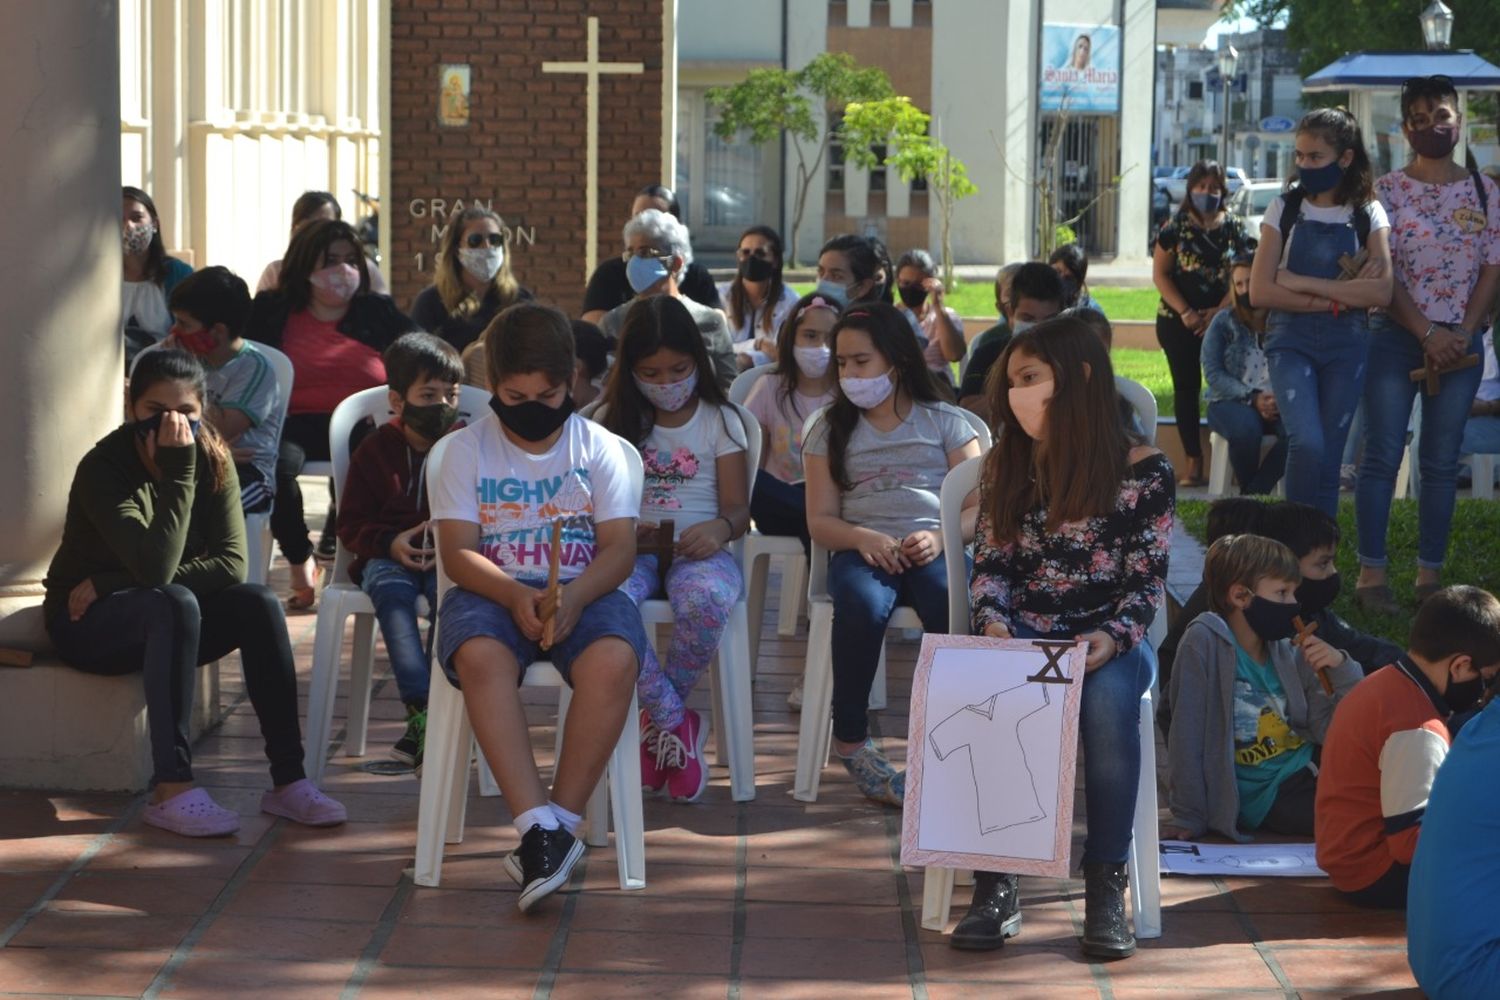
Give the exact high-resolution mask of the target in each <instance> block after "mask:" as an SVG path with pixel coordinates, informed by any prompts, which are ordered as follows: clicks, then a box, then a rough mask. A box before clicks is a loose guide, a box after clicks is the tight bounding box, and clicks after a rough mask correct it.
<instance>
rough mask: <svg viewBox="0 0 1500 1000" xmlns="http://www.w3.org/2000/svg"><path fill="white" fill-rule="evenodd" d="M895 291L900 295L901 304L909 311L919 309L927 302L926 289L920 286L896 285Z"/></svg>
mask: <svg viewBox="0 0 1500 1000" xmlns="http://www.w3.org/2000/svg"><path fill="white" fill-rule="evenodd" d="M896 291H898V292H900V293H901V301H902V303H903V304H904V305H905V306H906V308H908V309H911V310H917V309H920V308H921V307H922V303H923V302H926V301H927V289H925V288H923V287H922V286H921V285H897V286H896Z"/></svg>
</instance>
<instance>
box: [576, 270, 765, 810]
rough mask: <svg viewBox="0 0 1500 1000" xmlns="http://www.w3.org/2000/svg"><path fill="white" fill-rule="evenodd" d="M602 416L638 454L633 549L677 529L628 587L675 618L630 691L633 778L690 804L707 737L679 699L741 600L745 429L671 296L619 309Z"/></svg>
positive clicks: (698, 790)
mask: <svg viewBox="0 0 1500 1000" xmlns="http://www.w3.org/2000/svg"><path fill="white" fill-rule="evenodd" d="M600 413H601V416H600V418H599V419H600V420H601V422H602V423H603V424H604V426H605V427H607V428H609V429H610V430H611V431H614V432H615V433H616V434H618V435H620V436H621V437H623V438H625V439H626V440H627V441H629V442H631V443H632V444H634V445H635V446H636V447H637V448H639V449H640V451H641V459H642V462H643V463H644V465H645V470H646V483H645V493H644V495H643V497H642V500H641V521H640V529H639V530H640V540H641V542H642V543H643V544H645V543H647V542H653V541H655V540H656V538H655V535H656V529H657V526H658V525H659V524H660V523H661V522H662V521H667V520H670V521H672V522H674V524H675V538H674V543H675V544H674V545H673V549H672V558H671V561H670V565H669V566H667V567H665V570H666V572H665V574H663V573H662V572H661V570H662V569H663V567H661V566H660V564H659V561H658V558H657V556H656V555H639V556H637V558H636V561H635V572H634V573H633V574H632V575H631V577H630V579H629V580H627V581H625V591H626V593H628V594H629V595H630V596H631V597H632V598H633V599H634V600H635V602H636V603H637V604H639V603H640V602H642V601H644V600H647V599H649V598H652V597H655V596H657V595H658V594H659V593H660V592H661V591H662V590H665V591H666V598H667V600H668V601H669V602H671V605H672V616H673V619H674V622H673V628H672V643H671V645H670V646H669V647H668V648H667V656H666V661H665V662H661V661H659V660H658V659H657V657H656V654H655V653H654V652H653V651H652V649H651V648H650V647H649V646H648V647H647V649H646V655H645V657H644V659H643V660H642V662H641V674H640V680H639V681H638V683H637V685H636V692H637V694H639V695H640V700H641V706H642V707H641V783H642V784H643V785H644V786H645V788H646V789H647V790H649V791H653V792H654V791H660V790H662V789H665V790H666V793H667V795H668V796H669V797H670V798H672V799H673V800H675V801H678V802H694V801H696V800H697V799H698V797H699V796H700V795H702V794H703V789H704V786H705V785H706V784H707V783H708V768H707V766H706V765H705V764H704V763H703V745H704V739H705V737H706V736H707V730H706V729H705V728H704V726H703V719H702V717H701V716H699V714H698V713H697V712H695V711H693V710H692V709H690V708H688V707H687V705H686V701H687V696H688V694H689V693H690V692H691V691H692V690H693V687H694V685H696V684H697V683H698V678H699V676H701V675H702V673H703V671H704V669H705V668H707V667H708V665H709V662H710V661H711V660H712V659H713V657H714V654H715V653H716V652H717V651H718V648H719V643H720V641H721V640H722V639H723V637H724V629H725V626H726V625H727V624H728V623H729V612H730V610H731V609H732V608H733V607H734V602H735V600H736V598H738V597H739V594H740V585H741V575H740V567H739V563H738V561H737V560H736V559H735V558H734V556H733V555H732V554H731V553H730V552H729V549H728V545H729V543H730V542H731V541H733V540H734V539H736V538H738V537H739V536H740V535H742V534H744V533H745V529H746V528H747V527H748V526H749V524H750V500H749V490H750V486H749V482H748V481H747V480H748V476H747V475H746V470H745V455H744V452H745V446H746V440H747V438H746V436H745V428H744V426H743V425H742V424H741V423H740V419H739V417H738V415H737V414H736V413H734V412H733V411H732V410H731V409H730V408H729V406H728V401H727V400H726V399H725V398H724V393H723V391H722V390H720V388H719V384H718V382H717V381H715V379H714V369H713V365H712V363H711V362H710V361H709V359H708V352H707V350H706V348H705V347H704V345H703V335H702V334H701V333H699V332H698V325H697V322H696V321H695V320H694V319H693V316H692V314H691V313H689V312H688V311H687V308H686V307H685V306H683V305H682V303H680V302H678V301H677V300H676V299H675V298H673V297H671V296H670V295H653V296H650V297H649V298H645V299H641V300H639V301H637V302H636V303H635V304H634V305H633V306H631V308H630V310H629V312H627V313H626V315H625V321H624V324H623V326H622V327H621V331H620V350H619V359H618V361H617V362H616V364H615V367H614V371H613V372H612V374H611V376H610V382H609V386H608V387H607V389H606V390H605V395H604V403H603V405H602V407H601V410H600ZM663 581H664V582H663Z"/></svg>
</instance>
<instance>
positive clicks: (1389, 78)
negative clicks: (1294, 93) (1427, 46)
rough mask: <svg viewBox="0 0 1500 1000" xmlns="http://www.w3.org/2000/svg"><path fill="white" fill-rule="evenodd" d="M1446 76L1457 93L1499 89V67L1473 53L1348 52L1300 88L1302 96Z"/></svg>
mask: <svg viewBox="0 0 1500 1000" xmlns="http://www.w3.org/2000/svg"><path fill="white" fill-rule="evenodd" d="M1438 75H1442V76H1447V77H1452V79H1453V83H1454V85H1455V86H1456V87H1458V89H1460V90H1477V89H1482V88H1496V87H1500V66H1496V65H1495V64H1493V63H1491V62H1488V61H1486V60H1485V59H1483V58H1481V57H1480V56H1478V55H1477V54H1475V53H1474V52H1470V51H1459V52H1351V53H1349V54H1348V55H1345V56H1343V57H1341V58H1339V59H1337V60H1336V61H1334V62H1332V63H1329V64H1328V65H1327V66H1324V67H1323V68H1322V69H1320V70H1318V71H1317V72H1316V73H1314V74H1313V75H1312V76H1310V77H1308V78H1307V79H1306V80H1305V81H1303V84H1302V90H1303V92H1304V93H1310V94H1316V93H1320V92H1326V91H1330V90H1373V89H1381V88H1386V87H1399V86H1401V84H1403V83H1405V82H1406V81H1407V80H1410V79H1411V78H1412V77H1414V76H1438Z"/></svg>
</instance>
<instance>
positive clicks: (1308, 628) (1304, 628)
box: [1292, 615, 1333, 694]
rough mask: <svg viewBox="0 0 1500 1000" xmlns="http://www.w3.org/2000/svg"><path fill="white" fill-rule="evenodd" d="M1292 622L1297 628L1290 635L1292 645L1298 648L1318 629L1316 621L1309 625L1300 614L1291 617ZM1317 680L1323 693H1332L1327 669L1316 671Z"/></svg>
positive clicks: (1331, 684)
mask: <svg viewBox="0 0 1500 1000" xmlns="http://www.w3.org/2000/svg"><path fill="white" fill-rule="evenodd" d="M1292 624H1293V625H1294V626H1296V628H1297V634H1296V635H1295V636H1293V637H1292V645H1293V646H1296V647H1297V648H1299V649H1300V648H1301V647H1302V644H1303V643H1304V642H1306V641H1307V639H1308V637H1309V636H1311V635H1312V634H1313V633H1314V632H1316V631H1317V630H1318V623H1317V622H1313V623H1312V624H1311V625H1309V624H1308V623H1307V622H1305V621H1303V620H1302V616H1301V615H1298V616H1297V617H1295V618H1293V619H1292ZM1318 680H1320V681H1322V682H1323V692H1324V693H1325V694H1333V681H1331V680H1329V679H1328V671H1327V669H1323V670H1319V671H1318Z"/></svg>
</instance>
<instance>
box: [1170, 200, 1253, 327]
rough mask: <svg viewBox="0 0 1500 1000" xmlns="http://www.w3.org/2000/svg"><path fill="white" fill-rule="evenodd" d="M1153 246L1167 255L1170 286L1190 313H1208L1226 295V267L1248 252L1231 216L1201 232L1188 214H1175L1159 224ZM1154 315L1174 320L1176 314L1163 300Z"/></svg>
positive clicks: (1244, 237) (1245, 238) (1238, 223)
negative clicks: (1178, 294) (1198, 311)
mask: <svg viewBox="0 0 1500 1000" xmlns="http://www.w3.org/2000/svg"><path fill="white" fill-rule="evenodd" d="M1156 245H1157V246H1159V247H1161V248H1162V249H1163V250H1165V251H1167V252H1168V253H1170V254H1171V255H1172V257H1173V260H1172V282H1173V284H1175V285H1176V286H1177V290H1178V291H1179V292H1181V293H1182V297H1183V298H1185V299H1187V304H1188V305H1189V306H1191V307H1192V308H1194V309H1210V308H1212V307H1214V306H1216V305H1218V304H1219V303H1221V302H1223V301H1224V296H1225V295H1227V294H1229V265H1230V264H1231V263H1233V261H1234V259H1235V258H1236V257H1240V256H1245V255H1248V254H1249V253H1250V251H1251V245H1250V239H1249V236H1248V235H1247V234H1246V233H1245V224H1244V223H1243V222H1241V221H1240V217H1239V216H1237V215H1234V214H1233V213H1230V212H1226V213H1224V221H1222V222H1220V223H1219V225H1218V226H1217V227H1216V228H1214V229H1204V228H1203V227H1202V226H1200V225H1199V224H1198V223H1197V222H1195V221H1194V220H1193V217H1192V215H1191V214H1189V213H1188V212H1178V213H1177V214H1176V215H1174V216H1172V217H1171V218H1170V219H1168V220H1167V221H1166V222H1165V223H1163V224H1162V227H1161V232H1160V233H1158V234H1157V236H1156ZM1156 315H1158V316H1165V317H1166V318H1168V319H1176V318H1177V310H1175V309H1173V308H1172V307H1171V306H1169V305H1167V303H1166V301H1165V300H1162V301H1161V302H1160V303H1158V305H1157V307H1156Z"/></svg>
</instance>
